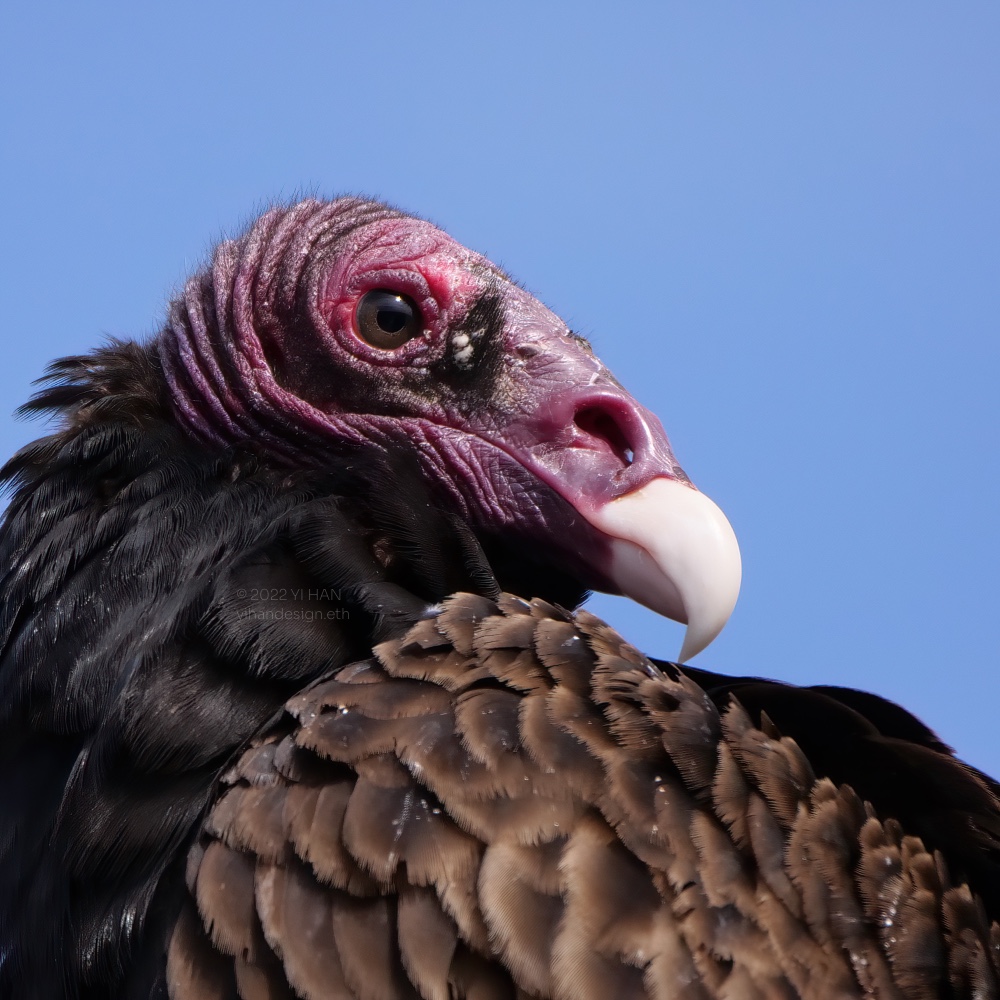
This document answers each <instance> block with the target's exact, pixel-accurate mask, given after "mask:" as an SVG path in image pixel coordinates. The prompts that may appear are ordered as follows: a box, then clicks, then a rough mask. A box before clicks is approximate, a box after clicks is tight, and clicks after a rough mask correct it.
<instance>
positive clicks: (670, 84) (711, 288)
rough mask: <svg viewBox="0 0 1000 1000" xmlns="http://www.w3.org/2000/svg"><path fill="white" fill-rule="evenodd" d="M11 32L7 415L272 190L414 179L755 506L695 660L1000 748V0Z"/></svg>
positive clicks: (163, 22)
mask: <svg viewBox="0 0 1000 1000" xmlns="http://www.w3.org/2000/svg"><path fill="white" fill-rule="evenodd" d="M2 33H3V46H2V47H3V60H2V66H0V74H2V79H0V100H2V101H3V125H2V143H3V153H2V156H3V158H2V167H0V180H2V190H3V193H4V202H5V207H4V213H3V239H2V246H0V256H2V261H0V282H2V290H0V295H2V298H0V310H2V312H0V315H2V320H3V341H2V342H3V347H4V351H3V364H2V366H0V401H2V404H3V411H4V413H8V412H9V411H10V410H12V409H13V408H14V406H15V405H16V404H18V403H19V402H21V401H23V400H24V399H25V397H26V396H27V394H28V392H29V387H28V384H29V382H30V380H31V379H32V378H34V377H36V376H37V375H38V374H39V373H40V372H41V370H42V367H43V365H44V364H45V362H46V361H48V360H49V359H50V358H52V357H54V356H57V355H61V354H65V353H68V352H74V351H80V350H83V349H86V348H89V347H90V346H92V345H94V344H95V343H97V342H98V341H99V340H100V339H101V337H102V335H104V334H118V335H140V336H141V335H145V334H148V333H151V332H153V331H155V329H156V328H157V325H158V323H159V322H160V320H161V318H162V316H163V311H164V305H165V302H166V300H167V298H168V297H169V296H170V294H171V293H172V292H173V291H174V290H176V289H177V287H178V286H179V284H180V282H181V281H182V279H183V278H184V277H185V275H187V274H188V273H189V272H190V271H191V270H192V269H193V268H195V267H196V266H197V265H198V264H199V263H200V262H201V261H203V260H204V258H205V256H206V254H207V252H208V251H209V249H210V247H211V245H212V244H213V243H214V242H215V240H216V239H217V238H218V237H219V236H221V235H223V234H226V233H231V232H233V231H234V230H236V229H238V228H239V227H240V226H241V224H242V223H244V222H245V221H246V220H248V219H249V218H251V217H252V216H253V215H254V214H255V213H256V211H257V210H258V209H259V208H260V207H262V206H264V205H266V204H268V203H269V202H270V201H271V200H273V199H285V198H288V197H290V196H292V195H295V194H297V193H300V192H317V193H321V194H336V193H342V192H364V193H368V194H372V195H376V196H380V197H383V198H386V199H388V200H391V201H393V202H395V203H397V204H399V205H401V206H402V207H404V208H407V209H410V210H412V211H415V212H418V213H421V214H424V215H427V216H429V217H430V218H431V219H432V220H433V221H435V222H437V223H439V224H440V225H442V226H444V227H445V228H447V229H448V230H449V231H450V232H452V233H453V234H454V235H455V236H456V237H458V238H459V239H460V240H462V241H463V242H465V243H467V244H469V245H471V246H472V247H475V248H476V249H478V250H481V251H483V252H485V253H486V254H488V255H490V256H491V257H493V258H494V259H495V260H497V261H499V262H500V263H502V264H503V265H504V266H506V267H507V268H508V269H510V270H511V271H512V272H513V273H514V274H515V275H516V276H518V277H519V278H521V279H522V280H523V281H524V282H525V284H526V285H527V286H528V287H529V288H530V289H531V290H532V291H534V292H535V293H536V294H537V295H539V296H540V297H541V298H542V299H543V300H544V301H545V302H547V303H548V304H549V305H551V306H552V307H553V308H554V309H556V310H557V311H558V312H560V313H561V314H562V315H563V316H564V317H565V318H566V319H567V320H568V321H569V322H570V323H571V324H572V325H573V326H574V327H576V328H577V329H578V330H580V331H582V332H583V333H585V334H586V335H587V336H589V337H591V338H592V339H593V341H594V343H595V344H596V346H597V348H598V350H599V352H600V353H601V354H602V355H603V357H604V358H605V360H606V361H607V362H608V363H609V364H610V365H611V367H612V368H613V369H614V370H615V371H616V372H617V373H618V375H619V376H620V377H621V379H622V380H623V381H624V382H625V384H626V385H628V386H629V387H630V388H631V389H632V390H633V391H634V392H635V393H636V395H637V396H638V397H639V398H640V399H642V400H643V401H644V402H645V403H647V404H648V405H650V406H651V407H652V408H653V409H655V410H656V411H657V412H658V413H659V414H660V415H661V416H662V418H663V422H664V424H665V426H666V427H667V430H668V433H669V434H670V436H671V438H672V440H673V442H674V445H675V448H676V450H677V453H678V455H679V457H680V459H681V461H682V463H683V464H684V466H685V467H686V468H687V470H688V472H689V473H690V474H691V475H692V477H693V478H694V479H695V481H696V482H697V483H698V484H699V485H700V486H701V487H702V488H703V489H704V490H705V491H706V492H708V493H709V494H710V495H711V496H713V497H714V498H715V499H716V500H717V501H718V502H719V503H720V505H721V506H722V507H723V508H724V509H725V510H726V511H727V512H728V514H729V516H730V518H731V520H732V522H733V525H734V526H735V528H736V531H737V534H738V535H739V537H740V539H741V544H742V548H743V553H744V561H745V577H744V590H743V595H742V598H741V600H740V604H739V606H738V608H737V611H736V613H735V615H734V617H733V620H732V622H731V624H730V626H729V627H728V629H727V631H726V632H725V633H724V634H723V636H722V637H721V638H720V639H719V641H718V642H717V643H716V644H715V645H714V646H713V647H712V648H711V649H710V650H709V651H707V652H706V653H705V654H703V655H702V657H700V658H699V662H703V663H704V665H706V666H710V667H712V668H715V669H720V670H726V671H730V672H755V673H762V674H767V675H771V676H776V677H781V678H785V679H788V680H791V681H795V682H799V683H811V682H820V681H826V682H838V683H842V684H848V685H854V686H861V687H865V688H868V689H871V690H874V691H877V692H880V693H882V694H884V695H887V696H889V697H891V698H894V699H896V700H898V701H900V702H902V703H904V704H905V705H906V706H908V707H909V708H910V709H912V710H914V711H915V712H916V713H917V714H918V715H920V716H921V717H923V718H924V719H925V720H927V721H928V722H929V723H930V724H931V725H932V726H934V727H935V728H936V729H938V730H939V731H940V732H941V733H942V735H943V736H944V737H945V738H946V739H947V740H949V741H950V742H951V743H953V744H954V745H956V746H957V748H958V750H959V752H960V753H961V754H962V755H963V756H965V757H966V758H967V759H969V760H970V761H972V762H973V763H975V764H978V765H979V766H981V767H984V768H986V769H988V770H991V771H992V772H993V773H995V774H996V773H1000V743H998V739H997V723H996V718H997V705H998V693H1000V680H998V676H997V672H998V666H1000V656H998V650H997V646H998V642H997V621H998V604H1000V584H998V572H1000V565H998V564H1000V530H998V525H997V512H998V510H1000V503H998V501H1000V479H998V472H997V466H998V443H1000V441H998V437H1000V434H998V431H1000V412H998V411H1000V391H998V386H997V382H998V376H1000V363H998V362H1000V358H998V341H1000V337H998V334H1000V297H998V289H1000V281H998V278H1000V273H998V272H1000V59H998V56H997V53H998V52H1000V6H998V5H997V4H996V2H995V0H990V2H983V0H964V2H962V3H955V4H943V3H926V2H921V0H906V2H884V3H883V2H861V0H843V2H838V3H805V2H776V0H775V2H771V0H763V2H757V3H753V4H747V3H742V2H741V3H735V2H697V3H695V2H693V0H692V2H687V3H676V2H662V3H652V2H650V3H646V4H636V3H629V2H624V3H622V2H617V3H615V4H597V3H581V2H574V3H570V2H562V3H544V2H533V3H519V2H514V3H511V2H505V3H501V4H486V3H419V4H418V3H406V4H404V3H396V4H393V3H377V2H374V3H373V2H365V3H359V2H352V3H340V2H332V0H331V2H325V3H320V2H314V3H295V2H284V3H280V4H279V3H272V4H264V3H255V2H242V3H212V2H205V3H191V2H172V3H169V4H158V5H155V6H154V5H146V4H135V3H129V4H126V3H101V2H97V3H88V4H69V3H64V4H57V3H51V2H44V0H43V2H38V3H35V4H30V5H29V4H16V5H15V4H10V5H7V7H6V12H5V14H4V24H3V27H2ZM36 433H37V428H35V427H32V426H30V425H28V426H26V425H23V424H18V423H15V422H14V421H13V420H10V419H7V418H6V417H3V418H2V422H0V450H2V451H3V452H4V453H5V454H6V453H10V452H11V451H12V450H13V449H14V448H15V447H16V446H18V445H19V444H21V443H22V442H24V441H26V440H27V439H28V438H29V437H31V436H34V435H35V434H36ZM594 606H595V607H596V609H597V610H598V612H599V613H602V614H604V615H605V616H606V617H608V618H609V619H610V620H611V621H612V622H613V623H614V624H615V625H617V626H618V627H619V628H620V629H621V631H622V632H624V633H625V635H626V636H628V637H629V638H631V639H632V640H633V641H634V642H636V643H637V644H638V645H641V646H643V647H645V648H646V649H647V650H650V651H653V652H659V653H662V654H666V655H675V654H676V652H677V650H678V648H679V639H680V636H679V629H678V628H677V627H675V626H673V625H671V624H670V623H666V622H663V621H662V620H659V619H657V618H656V617H655V616H653V615H652V614H649V613H646V612H644V611H642V610H641V609H636V608H634V607H632V606H630V605H628V603H627V602H624V601H620V600H617V601H616V600H610V599H606V598H598V599H596V600H595V602H594Z"/></svg>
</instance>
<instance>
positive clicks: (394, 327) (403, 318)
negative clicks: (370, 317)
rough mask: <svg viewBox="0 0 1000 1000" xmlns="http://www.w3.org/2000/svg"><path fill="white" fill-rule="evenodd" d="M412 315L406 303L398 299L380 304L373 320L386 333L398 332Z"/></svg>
mask: <svg viewBox="0 0 1000 1000" xmlns="http://www.w3.org/2000/svg"><path fill="white" fill-rule="evenodd" d="M412 315H413V314H412V313H411V312H410V310H409V308H408V307H407V305H406V303H405V302H403V300H402V299H400V300H399V301H398V303H397V302H393V303H391V304H389V305H384V306H381V307H380V308H379V310H378V312H377V313H376V314H375V322H376V323H378V325H379V329H380V330H385V332H386V333H399V331H400V330H402V329H403V327H404V326H406V323H407V320H408V319H409V318H410V316H412Z"/></svg>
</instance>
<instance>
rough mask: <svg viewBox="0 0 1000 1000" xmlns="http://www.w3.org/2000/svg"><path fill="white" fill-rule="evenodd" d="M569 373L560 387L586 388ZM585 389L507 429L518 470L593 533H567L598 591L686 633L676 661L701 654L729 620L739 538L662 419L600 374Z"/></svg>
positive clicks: (566, 392)
mask: <svg viewBox="0 0 1000 1000" xmlns="http://www.w3.org/2000/svg"><path fill="white" fill-rule="evenodd" d="M588 361H589V363H590V364H592V365H595V366H596V364H597V363H596V362H594V361H591V360H589V359H585V358H573V359H571V361H570V362H566V363H567V366H568V365H569V364H571V363H573V362H575V364H576V365H577V367H578V368H579V369H580V371H577V370H576V369H573V368H569V367H567V370H568V371H569V374H568V375H566V376H565V381H571V382H572V381H576V382H577V384H579V383H581V382H584V379H585V377H587V376H589V373H588V372H587V370H586V367H585V365H586V364H587V363H588ZM589 380H590V381H591V383H592V384H591V385H586V384H585V383H584V387H583V388H570V389H566V388H564V387H563V386H562V385H560V386H558V387H557V388H556V389H554V390H552V391H549V392H548V393H546V394H545V395H544V397H543V399H542V401H541V402H540V404H539V405H538V407H537V408H536V409H535V410H534V412H533V413H532V414H531V415H530V417H529V418H528V419H527V420H525V421H524V422H523V423H522V424H521V426H520V427H518V428H516V429H514V428H511V429H509V431H508V435H507V442H508V445H507V446H508V448H511V442H513V443H514V444H513V448H511V450H514V451H515V454H516V455H517V457H518V459H519V460H520V461H521V463H522V464H523V465H525V466H526V467H527V468H529V469H530V470H531V471H533V472H534V473H535V475H537V476H538V478H540V479H541V480H542V481H543V482H545V483H547V484H548V485H549V486H550V487H551V488H552V489H554V490H555V491H556V492H557V493H558V494H559V495H560V496H562V497H563V499H565V500H566V501H568V502H569V503H570V504H571V505H572V506H573V507H574V509H575V510H576V511H577V513H578V514H579V515H580V516H581V518H582V519H583V521H585V522H586V523H587V524H588V525H589V527H590V529H592V530H593V531H595V532H596V534H597V536H598V537H597V541H598V545H597V546H596V547H595V546H594V544H593V541H594V540H593V538H592V536H591V538H590V540H589V541H587V540H586V539H585V538H584V537H583V536H582V535H576V534H575V533H573V532H572V531H570V532H569V533H568V535H567V537H566V538H565V540H564V541H565V543H567V544H572V542H571V538H573V539H575V540H576V552H577V556H578V558H579V559H580V561H581V562H582V563H583V565H585V566H587V567H589V568H590V569H591V570H592V571H596V572H597V573H598V574H600V576H601V577H602V578H603V585H602V584H601V583H599V584H597V589H608V590H610V591H611V592H613V593H614V592H617V593H621V594H624V595H625V596H626V597H631V598H632V599H633V600H635V601H638V602H639V603H640V604H645V605H646V607H648V608H651V609H652V610H653V611H656V612H658V613H659V614H662V615H666V616H667V617H668V618H672V619H674V620H675V621H678V622H681V623H682V624H686V625H687V627H688V628H687V634H686V636H685V639H684V644H683V648H682V649H681V652H680V657H679V659H680V660H681V661H684V660H688V659H690V658H691V657H692V656H694V655H695V654H697V653H699V652H701V650H703V649H704V648H705V647H706V646H707V645H708V644H709V643H710V642H711V641H712V640H713V639H714V638H715V637H716V636H717V635H718V634H719V632H721V631H722V627H723V626H724V625H725V624H726V622H727V621H728V620H729V616H730V615H731V614H732V611H733V608H734V606H735V605H736V598H737V596H738V594H739V590H740V578H741V575H742V568H741V562H740V550H739V546H738V545H737V543H736V535H735V534H734V532H733V529H732V528H731V527H730V524H729V521H727V520H726V517H725V515H724V514H723V513H722V511H721V510H719V508H718V507H717V506H716V505H715V504H714V503H713V502H712V501H711V500H709V499H708V497H706V496H705V495H704V494H703V493H700V492H699V491H698V490H697V489H696V488H695V487H694V486H692V485H691V483H690V481H689V480H688V478H687V476H686V475H685V473H684V470H683V469H681V467H680V465H679V464H678V463H677V460H676V459H675V458H674V455H673V451H672V450H671V448H670V442H669V441H668V440H667V435H666V433H665V431H664V430H663V425H662V424H661V423H660V421H659V420H658V419H657V418H656V416H654V414H652V413H651V412H650V411H649V410H647V409H646V408H645V407H644V406H642V405H641V404H640V403H639V402H637V401H636V400H635V399H634V398H633V397H632V396H631V395H629V393H628V392H627V391H626V390H625V389H623V388H622V387H621V386H620V385H619V384H618V383H616V382H614V381H613V379H612V378H611V377H610V376H609V375H608V374H607V373H606V370H604V369H599V374H598V377H597V378H596V379H594V378H590V379H589Z"/></svg>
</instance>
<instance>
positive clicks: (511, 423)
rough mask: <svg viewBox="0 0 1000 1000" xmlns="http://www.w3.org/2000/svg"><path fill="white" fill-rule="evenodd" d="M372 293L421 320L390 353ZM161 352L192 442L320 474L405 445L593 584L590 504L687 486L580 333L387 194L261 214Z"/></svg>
mask: <svg viewBox="0 0 1000 1000" xmlns="http://www.w3.org/2000/svg"><path fill="white" fill-rule="evenodd" d="M379 293H391V294H392V295H395V296H398V297H399V299H398V300H397V301H398V302H402V303H404V304H405V306H406V308H410V309H411V311H412V312H414V313H415V316H416V319H415V320H413V323H414V324H415V326H414V327H413V330H412V332H413V335H412V336H409V337H408V338H407V339H405V340H402V342H400V343H398V344H395V343H394V344H392V345H391V346H386V345H385V344H384V343H372V342H371V338H370V337H368V336H366V334H365V329H366V328H365V325H364V316H363V315H361V313H362V312H363V310H364V308H369V311H370V304H371V302H373V301H376V302H377V301H383V300H381V299H374V300H373V299H372V298H371V296H372V295H376V296H377V295H378V294H379ZM366 296H367V297H369V298H367V299H366ZM366 302H367V303H368V304H369V306H368V307H366V306H365V303H366ZM379 315H381V314H379ZM390 319H391V317H390ZM390 325H391V324H390ZM159 352H160V356H161V358H162V361H163V364H164V368H165V371H166V373H167V377H168V381H169V384H170V387H171V392H172V397H173V405H174V408H175V411H176V413H177V415H178V417H179V419H180V420H181V421H182V423H183V424H184V425H185V426H186V427H187V428H188V430H189V431H190V432H191V433H192V434H194V435H195V436H197V437H198V438H201V439H203V440H205V441H207V442H215V443H218V444H239V443H249V444H251V445H252V446H253V447H255V448H256V449H258V450H265V451H267V452H269V453H270V454H271V455H272V456H273V458H274V460H275V461H281V462H287V463H289V464H304V463H305V464H311V465H319V464H323V463H326V462H330V461H334V460H336V457H337V456H338V455H343V454H344V453H345V452H349V451H350V450H351V449H353V448H357V447H370V446H372V445H376V446H378V445H385V446H392V447H396V448H398V447H399V446H400V445H403V446H405V447H407V448H409V449H412V451H413V453H414V454H415V455H416V457H417V458H418V460H419V462H420V464H421V467H422V469H423V471H424V474H425V475H426V476H427V478H428V479H429V480H430V481H431V482H432V483H433V484H434V485H435V487H436V488H437V490H438V492H439V495H440V496H441V497H442V502H444V503H446V504H448V505H450V506H451V507H452V508H453V509H454V510H455V511H456V512H457V513H458V514H460V515H461V516H462V517H464V518H465V519H466V520H467V521H468V522H469V523H470V524H471V525H472V526H473V528H474V529H475V530H477V531H480V532H483V533H486V534H499V533H503V534H504V535H505V536H506V537H513V538H516V539H520V540H522V541H523V542H525V543H527V544H529V545H539V546H542V547H543V548H544V550H545V551H546V553H547V554H550V555H551V557H552V558H554V559H562V560H563V562H564V563H565V564H566V565H568V566H569V567H570V568H571V569H572V571H574V572H575V573H576V574H577V575H578V576H579V578H580V579H581V581H582V583H583V584H584V585H585V586H588V587H594V588H598V589H603V590H609V591H613V592H614V591H616V590H617V589H618V587H617V585H616V583H615V581H614V576H613V573H612V567H611V551H610V548H609V539H608V538H607V537H606V536H605V535H604V534H602V533H601V532H600V531H598V530H596V529H595V528H594V527H593V526H592V525H591V523H590V520H589V519H590V517H591V516H592V515H593V513H594V511H595V510H597V509H599V508H601V507H603V506H604V505H606V504H608V503H609V502H610V501H612V500H614V499H616V498H618V497H621V496H623V495H625V494H629V493H632V492H634V491H635V490H636V489H638V488H639V487H641V486H643V485H645V484H646V483H648V482H649V481H650V480H652V479H654V478H656V477H664V478H667V479H674V480H680V481H683V482H687V477H686V476H685V475H684V473H683V471H682V470H681V469H680V467H679V466H678V464H677V462H676V460H675V459H674V457H673V454H672V452H671V449H670V445H669V443H668V441H667V438H666V435H665V433H664V431H663V428H662V426H661V425H660V422H659V420H658V419H657V418H656V417H655V416H653V415H652V414H651V413H650V412H649V411H648V410H646V409H645V408H644V407H643V406H641V405H640V404H639V403H638V402H636V400H635V399H633V398H632V397H631V396H630V395H629V394H628V393H627V392H626V391H625V390H624V389H623V388H622V386H621V385H620V384H619V383H618V382H617V381H616V380H615V378H614V377H613V376H612V375H611V373H610V372H609V371H608V370H607V369H606V368H605V367H604V365H603V364H602V363H601V362H600V360H599V359H598V358H596V357H595V356H594V354H593V352H592V351H591V349H590V347H589V345H588V344H587V343H586V341H584V340H583V339H582V338H580V337H578V336H576V335H575V334H574V333H573V332H572V331H570V330H569V329H568V328H567V326H566V324H565V323H563V321H562V320H561V319H559V317H558V316H556V315H554V314H553V313H552V312H551V311H550V310H549V309H547V308H546V307H545V306H544V305H542V304H541V303H540V302H539V301H538V300H536V299H535V298H533V297H532V296H531V295H529V294H528V293H527V292H525V291H524V290H523V289H522V288H520V287H519V286H518V285H516V284H515V283H514V282H513V281H512V280H511V279H510V278H509V277H508V276H507V275H506V274H505V273H504V272H503V271H502V270H500V269H499V268H498V267H496V266H495V265H494V264H492V263H490V262H489V261H488V260H486V259H485V258H484V257H482V256H480V255H479V254H477V253H474V252H472V251H471V250H468V249H466V248H465V247H463V246H462V245H460V244H459V243H457V242H456V241H455V240H453V239H452V238H451V237H449V236H448V235H446V234H445V233H443V232H442V231H441V230H439V229H437V228H436V227H434V226H433V225H431V224H430V223H428V222H425V221H423V220H421V219H417V218H414V217H412V216H409V215H404V214H402V213H400V212H398V211H395V210H393V209H390V208H388V207H386V206H384V205H382V204H379V203H376V202H371V201H363V200H358V199H353V198H344V199H339V200H337V201H333V202H325V203H324V202H317V201H305V202H301V203H299V204H297V205H294V206H292V207H291V208H284V209H274V210H272V211H270V212H268V213H267V214H265V215H264V216H262V217H261V218H260V219H259V220H258V221H257V222H256V223H254V224H253V226H252V227H251V228H250V230H249V231H248V232H247V233H246V234H245V235H244V236H243V237H242V238H240V239H238V240H234V241H229V242H225V243H223V244H222V245H221V246H220V247H219V248H218V250H217V251H216V254H215V257H214V260H213V263H212V265H211V267H210V268H209V269H207V270H206V271H205V272H203V273H201V274H199V275H197V276H196V277H194V278H193V279H191V280H190V281H189V282H188V284H187V286H186V288H185V290H184V293H183V296H182V297H181V298H179V299H178V300H177V301H176V302H175V303H174V305H173V307H172V309H171V313H170V318H169V322H168V325H167V327H166V329H165V330H164V331H163V333H162V334H161V335H160V342H159ZM672 616H675V617H678V618H680V619H681V620H683V609H681V608H678V609H677V614H676V615H672Z"/></svg>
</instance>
